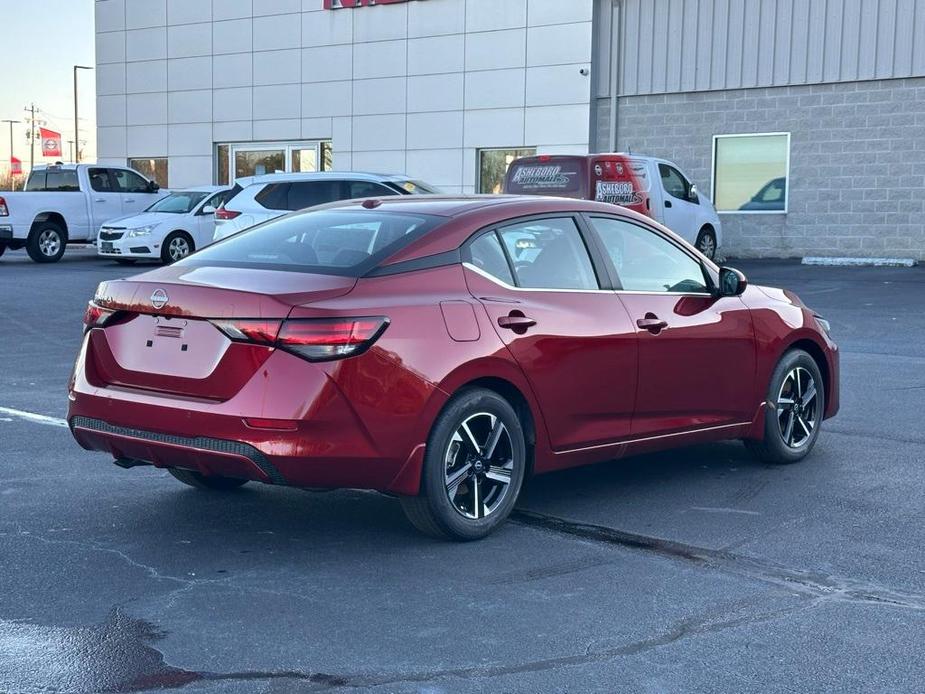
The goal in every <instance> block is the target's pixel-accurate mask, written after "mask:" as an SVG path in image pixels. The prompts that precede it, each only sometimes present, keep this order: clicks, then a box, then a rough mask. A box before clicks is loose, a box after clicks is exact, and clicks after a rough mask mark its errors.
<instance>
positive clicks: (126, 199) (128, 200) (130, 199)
mask: <svg viewBox="0 0 925 694" xmlns="http://www.w3.org/2000/svg"><path fill="white" fill-rule="evenodd" d="M125 202H135V198H125Z"/></svg>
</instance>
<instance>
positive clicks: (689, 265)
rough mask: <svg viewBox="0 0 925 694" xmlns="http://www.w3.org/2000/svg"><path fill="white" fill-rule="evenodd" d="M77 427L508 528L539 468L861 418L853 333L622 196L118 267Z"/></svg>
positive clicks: (429, 206)
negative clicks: (846, 392)
mask: <svg viewBox="0 0 925 694" xmlns="http://www.w3.org/2000/svg"><path fill="white" fill-rule="evenodd" d="M85 323H86V335H85V337H84V342H83V346H82V348H81V350H80V355H79V357H78V359H77V365H76V368H75V371H74V376H73V379H72V382H71V384H70V410H69V413H68V421H69V423H70V427H71V430H72V431H73V434H74V437H75V438H76V439H77V441H78V442H79V443H80V445H81V446H83V447H84V448H86V449H90V450H100V451H106V452H109V453H111V454H112V455H113V456H114V457H115V459H116V462H117V463H118V464H119V465H121V466H123V467H131V466H134V465H140V464H151V465H155V466H157V467H162V468H167V469H168V470H169V471H170V472H171V473H172V474H173V475H174V477H176V478H177V479H179V480H180V481H181V482H185V483H187V484H189V485H192V486H194V487H199V488H205V489H212V490H227V489H232V488H235V487H238V486H240V485H242V484H244V483H245V482H247V481H248V480H254V481H259V482H264V483H267V484H280V485H293V486H299V487H313V488H337V487H355V488H367V489H376V490H380V491H383V492H387V493H391V494H395V495H398V496H399V497H400V499H401V503H402V505H403V507H404V509H405V511H406V512H407V515H408V517H409V518H410V520H411V521H412V523H413V524H414V525H415V526H417V527H418V528H419V529H421V530H423V531H425V532H427V533H430V534H433V535H438V536H444V537H450V538H454V539H459V540H471V539H476V538H481V537H484V536H485V535H487V534H489V533H490V532H492V531H493V530H494V529H495V528H497V527H498V526H499V525H500V524H501V523H502V522H503V521H504V520H505V518H506V517H507V516H508V514H509V513H510V512H511V509H512V508H513V506H514V504H515V502H516V501H517V496H518V493H519V492H520V488H521V484H522V482H523V480H524V477H525V476H526V475H528V474H536V473H543V472H549V471H551V470H560V469H562V468H567V467H572V466H575V465H585V464H588V463H594V462H598V461H604V460H610V459H614V458H619V457H621V456H624V455H629V454H634V453H639V452H642V451H652V450H657V449H664V448H671V447H675V446H682V445H686V444H691V443H696V442H704V441H716V440H720V439H744V440H745V442H746V443H747V445H748V446H749V448H750V449H752V450H753V451H754V452H755V453H756V454H757V455H758V456H760V457H761V458H763V459H764V460H767V461H771V462H776V463H791V462H795V461H797V460H800V459H801V458H803V457H804V456H806V455H807V454H808V453H809V452H810V450H811V449H812V448H813V445H814V444H815V442H816V438H817V437H818V435H819V428H820V425H821V423H822V420H823V419H825V418H828V417H831V416H833V415H834V414H835V413H836V412H837V411H838V352H837V347H836V346H835V344H834V343H833V342H832V340H831V339H830V338H829V336H828V324H827V323H826V322H825V320H824V319H822V318H821V317H819V316H817V315H815V314H814V313H813V311H812V310H810V309H809V308H807V307H806V306H805V305H804V304H803V303H802V302H801V301H800V300H799V299H798V298H797V297H796V296H795V295H793V294H792V293H790V292H787V291H785V290H780V289H771V288H766V287H758V286H749V285H747V282H746V279H745V277H744V276H743V275H742V273H740V272H738V271H737V270H733V269H731V268H718V267H717V266H715V265H714V264H713V263H711V262H710V261H709V260H707V259H706V258H705V257H704V256H702V255H700V254H699V253H698V252H697V251H696V250H695V249H694V248H693V247H692V246H690V245H689V244H687V243H685V242H684V241H682V240H681V239H680V238H679V237H677V236H676V235H674V234H672V233H671V232H670V231H668V230H667V229H665V228H663V227H661V226H659V225H658V224H656V223H655V222H653V221H652V220H651V219H649V218H647V217H643V216H642V215H639V214H637V213H635V212H632V211H630V210H627V209H623V208H619V207H614V206H612V205H607V204H603V203H596V202H586V201H580V200H566V199H555V198H537V197H497V196H492V197H458V198H450V197H429V196H425V197H421V198H417V199H410V198H401V199H399V198H393V199H385V200H365V201H351V202H344V203H334V204H332V205H328V206H325V207H321V208H315V209H313V210H311V211H307V212H301V213H296V214H293V215H289V216H287V217H284V218H281V219H277V220H274V221H271V222H267V223H265V224H263V225H261V226H258V227H254V228H253V229H251V230H249V231H246V232H243V233H240V234H238V235H236V236H232V237H230V238H228V239H226V240H224V241H222V242H220V243H217V244H215V245H213V246H210V247H208V248H205V249H203V250H201V251H199V252H198V253H195V254H193V255H191V256H189V257H188V258H186V259H184V260H182V261H180V262H178V263H176V264H175V265H173V266H171V267H166V268H161V269H157V270H154V271H153V272H148V273H145V274H142V275H138V276H137V277H133V278H130V279H125V280H116V281H111V282H104V283H102V284H101V285H100V286H99V289H98V290H97V293H96V296H95V297H94V298H93V301H92V302H91V303H90V305H89V307H88V309H87V314H86V317H85Z"/></svg>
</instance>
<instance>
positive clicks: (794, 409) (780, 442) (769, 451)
mask: <svg viewBox="0 0 925 694" xmlns="http://www.w3.org/2000/svg"><path fill="white" fill-rule="evenodd" d="M824 412H825V389H824V387H823V381H822V374H821V373H820V371H819V365H818V364H816V360H815V359H813V358H812V357H811V356H810V355H809V354H807V353H806V352H804V351H803V350H801V349H795V350H791V351H790V352H787V353H786V354H785V355H784V356H783V357H782V358H781V360H780V362H778V364H777V367H776V368H775V369H774V373H773V374H772V375H771V383H770V385H769V386H768V395H767V410H766V412H765V417H764V439H763V440H762V441H752V440H748V441H746V442H745V445H746V446H748V449H749V450H750V451H751V452H752V453H753V454H754V455H755V456H756V457H758V458H759V459H760V460H763V461H765V462H767V463H777V464H787V463H796V462H799V461H800V460H803V458H805V457H806V456H807V455H809V452H810V451H811V450H812V449H813V446H815V445H816V439H817V438H818V437H819V426H820V424H822V417H823V413H824Z"/></svg>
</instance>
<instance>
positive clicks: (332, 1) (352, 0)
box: [324, 0, 408, 10]
mask: <svg viewBox="0 0 925 694" xmlns="http://www.w3.org/2000/svg"><path fill="white" fill-rule="evenodd" d="M400 2H408V0H324V9H326V10H343V9H346V8H350V7H372V6H373V5H397V4H398V3H400Z"/></svg>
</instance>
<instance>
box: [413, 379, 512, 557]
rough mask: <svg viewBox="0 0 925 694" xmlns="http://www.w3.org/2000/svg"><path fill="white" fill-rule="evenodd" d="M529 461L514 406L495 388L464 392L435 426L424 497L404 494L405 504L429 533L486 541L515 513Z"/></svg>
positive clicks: (416, 522) (415, 521) (418, 525)
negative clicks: (512, 511) (495, 390)
mask: <svg viewBox="0 0 925 694" xmlns="http://www.w3.org/2000/svg"><path fill="white" fill-rule="evenodd" d="M526 464H527V449H526V444H525V442H524V432H523V428H522V426H521V424H520V420H519V418H518V417H517V413H516V412H515V411H514V408H513V407H511V405H510V404H509V403H508V402H507V401H506V400H505V399H504V398H502V397H501V396H500V395H498V394H497V393H495V392H493V391H490V390H484V389H481V388H477V389H476V388H474V389H470V390H465V391H462V392H460V393H459V394H458V395H456V396H455V397H454V398H453V400H451V401H450V403H449V404H448V405H447V406H446V407H445V408H444V410H443V412H442V413H441V414H440V416H439V417H438V418H437V421H436V423H435V424H434V427H433V429H432V430H431V433H430V436H429V438H428V441H427V452H426V453H425V455H424V469H423V481H422V485H421V487H422V491H421V495H420V496H416V497H404V498H402V500H401V503H402V508H403V509H404V511H405V514H406V515H407V516H408V519H409V520H410V521H411V523H412V524H413V525H414V526H415V527H416V528H417V529H418V530H420V531H422V532H424V533H426V534H428V535H431V536H434V537H441V538H450V539H453V540H460V541H466V540H478V539H481V538H483V537H486V536H487V535H489V534H491V533H492V532H493V531H494V530H495V529H497V528H498V526H500V525H501V524H502V523H504V521H505V520H506V519H507V517H508V516H509V515H510V513H511V510H513V508H514V504H515V503H516V502H517V496H518V494H520V486H521V483H522V482H523V478H524V471H525V470H526Z"/></svg>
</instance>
